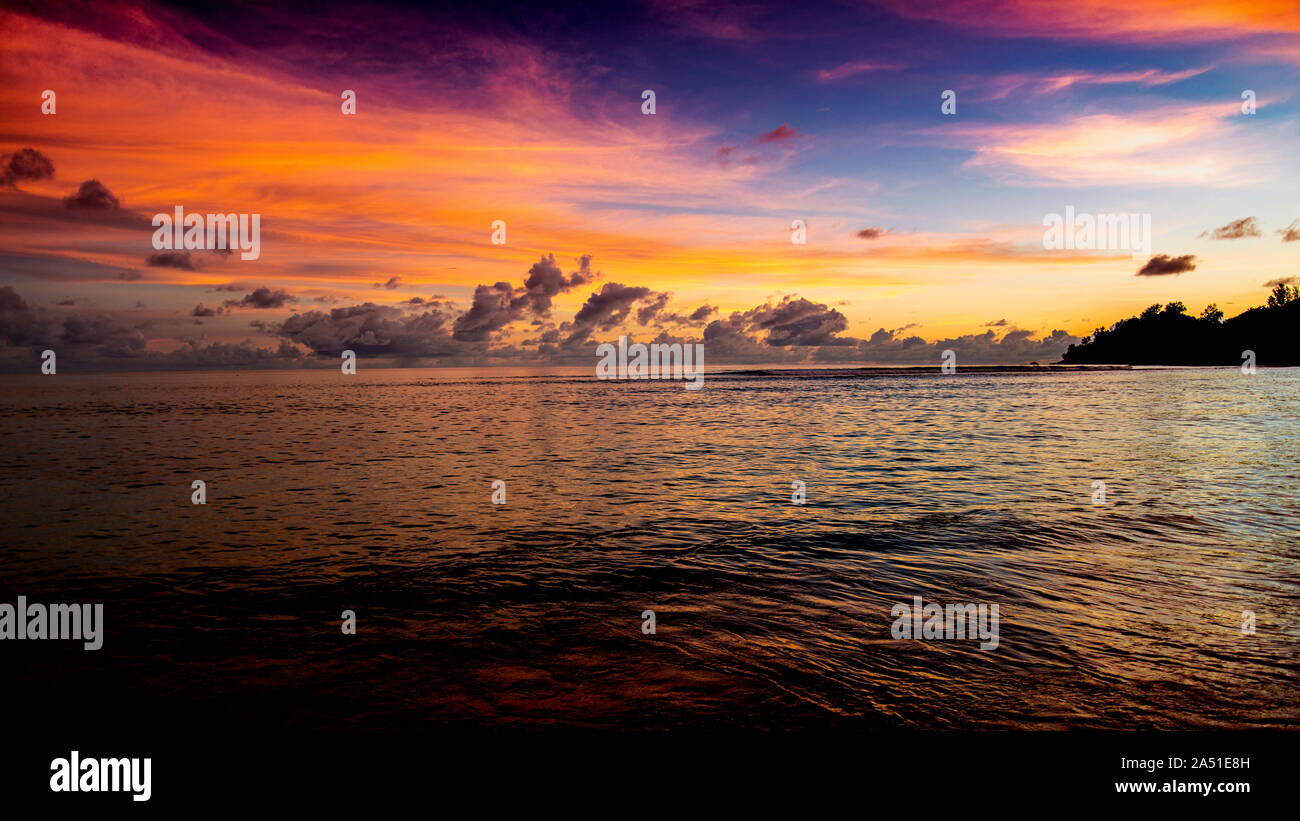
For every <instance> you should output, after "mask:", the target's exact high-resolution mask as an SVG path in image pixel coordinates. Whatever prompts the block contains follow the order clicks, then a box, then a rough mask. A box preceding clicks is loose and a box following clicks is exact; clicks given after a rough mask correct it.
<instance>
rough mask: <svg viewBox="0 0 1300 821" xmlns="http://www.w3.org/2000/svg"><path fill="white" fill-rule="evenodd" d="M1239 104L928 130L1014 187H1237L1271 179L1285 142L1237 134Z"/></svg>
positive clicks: (968, 165) (1259, 134) (1257, 134)
mask: <svg viewBox="0 0 1300 821" xmlns="http://www.w3.org/2000/svg"><path fill="white" fill-rule="evenodd" d="M1239 113H1240V111H1239V108H1238V106H1237V104H1236V103H1227V104H1222V103H1220V104H1205V103H1201V104H1190V105H1165V106H1159V107H1153V108H1150V109H1147V110H1144V111H1134V112H1129V113H1125V114H1111V113H1098V114H1084V115H1080V116H1078V117H1073V118H1069V119H1066V120H1062V121H1052V122H1042V123H1011V124H1005V125H1003V124H996V125H970V126H950V127H947V128H935V129H926V130H924V131H923V132H922V133H924V134H926V135H929V136H932V137H934V138H936V139H937V140H939V141H941V142H943V143H945V144H946V145H948V146H949V147H953V148H966V149H968V150H970V151H972V152H973V153H972V156H971V158H970V159H969V160H967V162H966V163H965V167H966V168H969V169H974V170H980V171H984V172H987V173H989V174H990V175H992V176H994V177H996V178H998V179H1001V180H1003V181H1004V182H1010V183H1015V184H1029V185H1059V186H1099V185H1153V184H1159V185H1174V186H1183V185H1205V186H1211V187H1235V186H1241V185H1246V184H1249V183H1251V182H1254V181H1257V180H1258V179H1260V178H1261V176H1262V175H1265V174H1266V173H1267V172H1266V168H1267V162H1266V159H1267V158H1268V157H1270V156H1276V155H1277V151H1278V143H1277V142H1276V141H1275V140H1272V139H1270V136H1271V135H1267V134H1265V133H1263V132H1262V131H1256V132H1254V133H1251V134H1246V135H1234V134H1233V128H1234V121H1233V118H1234V117H1235V116H1236V115H1237V114H1239Z"/></svg>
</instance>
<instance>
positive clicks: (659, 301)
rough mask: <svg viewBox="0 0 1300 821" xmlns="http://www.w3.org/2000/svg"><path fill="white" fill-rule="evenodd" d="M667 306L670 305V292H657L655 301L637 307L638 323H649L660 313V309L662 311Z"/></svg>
mask: <svg viewBox="0 0 1300 821" xmlns="http://www.w3.org/2000/svg"><path fill="white" fill-rule="evenodd" d="M667 306H668V294H655V296H654V301H653V302H649V303H647V304H646V305H645V306H644V307H642V308H638V309H637V312H636V321H637V324H638V325H645V324H647V323H649V322H650V321H651V320H653V319H654V318H655V317H656V316H657V315H658V314H659V312H660V311H662V310H663V309H664V308H666V307H667ZM665 319H666V317H665Z"/></svg>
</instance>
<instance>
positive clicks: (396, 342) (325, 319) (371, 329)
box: [268, 302, 470, 356]
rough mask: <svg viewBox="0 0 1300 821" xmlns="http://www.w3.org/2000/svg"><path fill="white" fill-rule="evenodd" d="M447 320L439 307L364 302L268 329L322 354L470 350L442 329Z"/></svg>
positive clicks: (423, 353) (301, 316)
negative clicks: (414, 309) (412, 310)
mask: <svg viewBox="0 0 1300 821" xmlns="http://www.w3.org/2000/svg"><path fill="white" fill-rule="evenodd" d="M448 319H449V315H448V313H446V312H444V311H442V310H437V309H435V310H431V311H427V312H425V313H422V314H417V315H414V316H411V315H409V314H406V313H405V312H403V311H402V310H401V309H400V308H396V307H393V306H389V305H375V304H374V303H371V302H366V303H364V304H361V305H353V306H351V307H348V308H334V309H333V310H331V311H329V312H328V313H326V312H323V311H308V312H307V313H304V314H294V315H293V316H291V317H289V318H288V319H286V320H285V321H284V322H282V323H280V324H279V325H276V326H270V327H268V332H270V333H274V334H276V335H278V336H282V337H284V338H285V339H288V340H291V341H293V342H295V343H297V344H299V345H303V346H305V347H307V348H310V349H311V350H312V351H313V352H315V353H317V354H321V355H325V356H338V355H339V354H340V353H341V352H342V351H345V350H352V351H355V352H356V353H357V355H358V356H372V355H381V354H394V355H400V356H448V355H453V354H457V353H462V352H465V351H467V350H469V349H470V348H469V346H466V345H463V344H460V343H458V342H456V341H455V340H453V339H452V337H451V334H449V333H448V332H447V323H448Z"/></svg>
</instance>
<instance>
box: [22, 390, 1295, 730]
mask: <svg viewBox="0 0 1300 821" xmlns="http://www.w3.org/2000/svg"><path fill="white" fill-rule="evenodd" d="M588 374H589V371H588V372H584V373H579V372H576V371H573V372H565V371H556V372H551V373H549V374H543V375H539V374H529V373H527V372H520V371H456V370H414V369H407V370H403V369H391V370H367V369H365V368H364V367H363V368H362V370H361V371H360V372H359V373H358V374H357V375H355V376H346V377H345V376H343V375H342V374H339V373H338V372H337V371H293V372H275V371H264V372H249V373H163V374H102V375H84V376H78V375H63V374H60V375H58V376H53V377H42V376H35V375H33V376H8V377H0V389H2V392H0V510H3V515H4V518H3V521H4V548H3V552H2V553H0V602H9V603H14V602H15V601H16V597H17V596H18V595H25V596H27V598H28V600H29V601H37V602H102V603H104V605H105V619H106V634H105V639H104V646H103V649H101V650H99V651H95V652H88V651H85V650H83V649H82V648H81V645H80V643H79V642H53V641H45V642H36V641H5V642H3V643H0V653H3V654H4V659H3V665H2V667H3V673H2V674H0V687H2V688H3V691H2V692H0V695H2V696H3V698H4V699H5V703H6V704H23V705H26V706H27V708H29V709H30V710H31V711H33V712H35V713H37V714H41V713H42V711H58V710H60V709H64V710H65V712H66V710H67V709H69V707H68V705H70V704H71V705H75V706H74V707H73V708H71V709H73V711H74V713H76V714H77V715H86V716H90V715H96V716H100V717H103V716H130V721H131V722H135V723H136V724H137V725H138V724H139V723H140V722H146V723H152V724H157V725H160V726H167V725H170V724H174V723H177V722H186V723H187V724H186V725H185V726H193V725H195V724H204V723H206V724H208V725H212V726H218V725H219V726H223V727H227V728H229V727H262V728H265V727H285V728H311V729H328V728H372V729H405V728H410V727H437V726H447V727H553V726H581V727H617V728H675V727H692V728H699V727H780V728H786V727H814V728H815V727H827V726H857V727H863V728H881V729H893V728H921V729H940V728H961V729H990V728H1069V727H1099V728H1168V729H1174V728H1178V729H1198V728H1243V727H1266V726H1272V727H1278V726H1281V727H1297V726H1300V686H1298V685H1300V658H1298V657H1297V648H1298V647H1300V502H1298V501H1297V487H1298V486H1300V481H1298V480H1300V435H1298V434H1300V421H1297V420H1298V419H1300V370H1296V369H1285V370H1261V371H1260V372H1258V373H1257V374H1255V375H1253V376H1246V375H1242V374H1241V373H1240V372H1239V371H1238V370H1236V369H1231V368H1228V369H1152V370H1133V371H1104V372H1075V373H1070V372H1041V373H1024V372H1006V373H958V374H957V375H955V376H943V375H941V374H939V373H937V369H936V372H933V373H915V372H888V371H869V372H863V373H851V372H835V373H830V374H815V373H809V372H789V373H780V372H763V373H758V372H750V373H743V372H742V373H732V374H719V373H715V374H711V375H710V376H709V377H708V379H707V380H706V382H705V386H704V389H703V390H701V391H698V392H696V391H688V390H684V389H683V388H682V386H681V384H680V383H659V382H629V383H613V382H598V381H596V380H594V379H593V378H591V377H590V376H589V375H588ZM196 479H200V480H203V481H204V482H206V485H207V504H206V505H194V504H191V498H190V497H191V493H192V490H191V482H192V481H193V480H196ZM494 480H502V481H504V482H505V483H506V503H505V504H504V505H494V504H492V486H491V485H492V482H493V481H494ZM1095 480H1100V481H1104V482H1105V493H1106V498H1105V503H1104V504H1094V503H1093V499H1094V486H1093V482H1094V481H1095ZM794 481H800V482H803V483H805V486H806V491H805V492H806V504H803V505H797V504H793V503H792V501H791V495H792V486H791V483H792V482H794ZM914 596H922V597H923V598H924V600H925V601H927V602H935V603H939V604H946V603H966V602H969V603H976V604H979V603H984V604H997V605H998V606H999V644H998V647H997V648H996V649H981V648H980V646H979V642H978V641H970V640H961V639H957V640H896V639H894V637H893V636H892V634H891V625H892V624H893V622H894V617H893V616H892V615H891V608H893V607H894V605H896V604H899V603H911V602H912V600H913V597H914ZM344 610H353V611H354V612H355V614H356V617H357V633H356V635H344V634H343V633H342V631H341V630H340V623H341V614H342V611H344ZM645 610H653V611H654V613H655V620H656V632H655V633H654V634H653V635H650V634H646V633H644V632H643V631H642V624H643V620H642V613H643V611H645ZM1245 611H1251V612H1253V613H1254V614H1255V632H1254V633H1253V634H1243V631H1242V625H1243V613H1244V612H1245ZM124 720H125V719H124Z"/></svg>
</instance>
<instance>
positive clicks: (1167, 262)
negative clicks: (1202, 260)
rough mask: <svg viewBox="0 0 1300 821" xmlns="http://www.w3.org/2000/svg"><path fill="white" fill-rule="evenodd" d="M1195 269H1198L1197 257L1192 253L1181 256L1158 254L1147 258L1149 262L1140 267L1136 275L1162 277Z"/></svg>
mask: <svg viewBox="0 0 1300 821" xmlns="http://www.w3.org/2000/svg"><path fill="white" fill-rule="evenodd" d="M1194 270H1196V257H1195V256H1194V255H1192V254H1185V255H1183V256H1181V257H1171V256H1169V255H1167V254H1157V255H1156V256H1154V257H1152V258H1151V259H1149V260H1147V264H1146V265H1143V266H1142V267H1141V268H1139V269H1138V272H1137V274H1136V275H1135V276H1140V277H1160V276H1167V275H1169V274H1181V273H1185V272H1187V271H1194Z"/></svg>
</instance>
